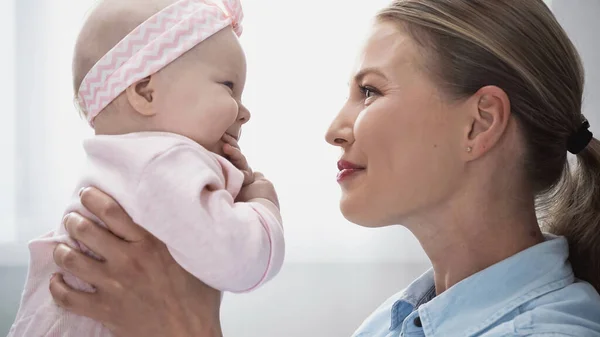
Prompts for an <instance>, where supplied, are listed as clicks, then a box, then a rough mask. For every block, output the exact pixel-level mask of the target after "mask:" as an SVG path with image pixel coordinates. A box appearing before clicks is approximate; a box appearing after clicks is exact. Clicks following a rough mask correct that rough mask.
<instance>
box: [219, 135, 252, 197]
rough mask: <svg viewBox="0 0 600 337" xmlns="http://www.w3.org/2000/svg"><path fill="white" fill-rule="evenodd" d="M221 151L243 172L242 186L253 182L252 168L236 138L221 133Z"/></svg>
mask: <svg viewBox="0 0 600 337" xmlns="http://www.w3.org/2000/svg"><path fill="white" fill-rule="evenodd" d="M223 142H225V145H223V152H224V153H225V156H226V158H227V159H228V160H229V161H230V162H231V163H232V164H233V165H234V166H235V167H237V168H238V169H239V170H240V171H242V173H244V183H243V185H242V186H247V185H249V184H252V183H253V182H254V174H253V173H252V168H250V165H248V161H247V160H246V156H244V154H243V153H242V151H241V150H240V146H239V144H238V142H237V140H236V139H235V138H233V137H231V136H230V135H228V134H224V135H223Z"/></svg>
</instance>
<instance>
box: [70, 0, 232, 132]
mask: <svg viewBox="0 0 600 337" xmlns="http://www.w3.org/2000/svg"><path fill="white" fill-rule="evenodd" d="M220 1H221V0H181V1H178V2H176V3H174V4H172V5H170V6H169V7H167V8H165V9H164V10H162V11H160V12H158V13H157V14H155V15H153V16H152V17H150V18H149V19H148V20H146V21H145V22H143V23H142V24H141V25H139V26H138V27H137V28H135V29H134V30H133V31H132V32H131V33H129V34H128V35H127V36H125V38H123V40H121V41H120V42H119V43H118V44H117V45H116V46H115V47H114V48H112V49H111V50H110V51H109V52H108V53H106V55H104V56H103V57H102V58H101V59H100V60H99V61H98V62H97V63H96V64H95V65H94V67H92V69H91V70H90V71H89V72H88V74H87V75H86V76H85V78H84V79H83V82H82V83H81V86H80V87H79V93H78V95H77V96H78V97H77V99H78V102H79V106H80V107H81V108H82V109H83V110H84V112H85V113H86V115H87V118H88V122H89V123H90V125H91V126H92V127H93V122H94V118H96V116H98V114H99V113H100V111H102V110H103V109H104V108H105V107H106V106H107V105H108V104H109V103H110V102H112V101H113V100H114V99H115V98H117V97H118V96H119V95H120V94H121V93H122V92H123V91H125V89H127V88H128V87H129V86H130V85H132V84H134V83H135V82H137V81H139V80H141V79H143V78H145V77H148V76H150V75H152V74H154V73H156V72H158V71H159V70H161V69H162V68H164V67H165V66H167V65H168V64H169V63H171V62H173V61H174V60H175V59H177V58H178V57H180V56H181V55H183V54H184V53H185V52H187V51H189V50H190V49H192V48H194V47H195V46H196V45H198V44H199V43H200V42H202V41H204V40H205V39H207V38H208V37H210V36H211V35H213V34H215V33H217V32H218V31H220V30H221V29H223V28H225V27H227V26H229V25H232V26H233V29H234V31H235V33H236V34H237V35H238V36H239V35H241V34H242V25H241V22H242V18H243V12H242V7H241V4H240V3H239V0H222V1H223V2H224V3H220Z"/></svg>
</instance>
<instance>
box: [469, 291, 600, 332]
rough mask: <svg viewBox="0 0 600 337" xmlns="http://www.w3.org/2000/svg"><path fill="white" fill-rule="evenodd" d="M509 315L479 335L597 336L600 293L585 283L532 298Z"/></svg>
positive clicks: (599, 315)
mask: <svg viewBox="0 0 600 337" xmlns="http://www.w3.org/2000/svg"><path fill="white" fill-rule="evenodd" d="M511 316H512V317H511V318H510V319H509V320H507V321H505V322H503V323H501V324H498V325H496V326H495V327H493V328H492V329H490V330H489V331H487V332H485V333H483V334H481V336H482V337H492V336H573V337H579V336H581V337H600V295H599V294H598V292H597V291H596V290H595V289H594V288H593V287H592V286H591V285H590V284H589V283H587V282H582V281H578V282H574V283H572V284H570V285H568V286H566V287H563V288H560V289H557V290H555V291H552V292H549V293H546V294H544V295H542V296H540V297H537V298H535V299H532V300H530V301H528V302H526V303H524V304H523V305H521V306H520V307H519V308H517V309H516V312H514V313H513V315H511Z"/></svg>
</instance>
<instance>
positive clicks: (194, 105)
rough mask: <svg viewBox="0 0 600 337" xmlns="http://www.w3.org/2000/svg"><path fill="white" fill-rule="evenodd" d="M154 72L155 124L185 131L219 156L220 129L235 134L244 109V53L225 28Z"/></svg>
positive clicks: (243, 119)
mask: <svg viewBox="0 0 600 337" xmlns="http://www.w3.org/2000/svg"><path fill="white" fill-rule="evenodd" d="M154 77H155V78H154V79H155V80H156V82H155V83H154V84H155V92H154V95H153V100H154V101H153V102H152V104H153V105H154V106H155V109H157V112H158V113H157V114H156V116H154V117H153V118H154V119H155V120H154V122H153V124H154V126H155V128H156V129H159V130H163V131H168V132H173V133H177V134H180V135H183V136H186V137H188V138H191V139H193V140H194V141H196V142H197V143H199V144H200V145H202V146H203V147H205V148H207V149H208V150H210V151H212V152H215V153H218V154H221V155H222V154H223V150H222V149H223V141H222V139H221V138H222V137H223V135H224V134H226V133H227V134H229V135H231V136H233V137H234V138H236V139H239V136H240V133H241V128H242V125H243V124H245V123H246V122H248V120H249V119H250V113H249V111H248V110H247V109H246V108H245V107H244V106H243V105H242V103H241V97H242V92H243V90H244V85H245V82H246V58H245V55H244V52H243V50H242V48H241V46H240V44H239V41H238V39H237V36H236V35H235V33H234V32H233V30H232V29H231V28H226V29H223V30H222V31H220V32H218V33H216V34H215V35H213V36H211V37H210V38H209V39H207V40H205V41H204V42H202V43H200V44H199V45H198V46H196V47H195V48H194V49H192V50H191V51H189V52H188V53H186V54H185V55H183V56H182V57H181V58H180V59H178V60H176V61H175V62H173V63H172V64H171V65H169V66H167V67H166V68H164V69H163V70H162V71H160V72H159V73H157V74H155V75H154Z"/></svg>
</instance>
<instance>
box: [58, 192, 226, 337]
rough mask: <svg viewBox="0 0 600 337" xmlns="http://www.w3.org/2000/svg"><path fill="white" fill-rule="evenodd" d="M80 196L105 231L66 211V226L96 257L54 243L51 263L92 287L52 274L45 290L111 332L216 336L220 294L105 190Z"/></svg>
mask: <svg viewBox="0 0 600 337" xmlns="http://www.w3.org/2000/svg"><path fill="white" fill-rule="evenodd" d="M81 201H82V203H83V205H84V206H85V207H86V208H87V209H88V210H89V211H90V212H92V213H93V214H94V215H96V216H97V217H98V218H99V219H100V220H102V222H104V223H105V224H106V225H107V227H108V230H106V229H104V228H102V227H100V226H97V225H96V224H94V223H92V222H91V221H90V220H88V219H86V218H84V217H82V216H81V215H78V214H72V215H70V216H68V217H67V218H66V219H65V227H66V229H67V231H68V232H69V234H70V235H71V236H72V237H73V238H74V239H76V240H78V241H80V242H81V243H83V244H84V245H85V246H87V247H88V248H90V249H91V250H92V251H93V252H94V253H96V254H97V255H98V256H100V257H101V258H102V259H103V261H97V260H95V259H93V258H90V257H88V256H86V255H84V254H82V253H80V252H78V251H77V250H75V249H72V248H70V247H68V246H66V245H59V246H57V247H56V249H55V251H54V260H55V261H56V263H57V264H58V265H59V266H60V267H62V268H64V269H65V270H67V271H69V272H71V273H73V274H74V275H75V276H77V277H79V278H81V279H82V280H84V281H86V282H88V283H90V284H92V285H93V286H94V287H95V288H96V290H97V291H96V292H95V293H93V294H90V293H83V292H79V291H76V290H73V289H71V288H70V287H69V286H68V285H66V284H65V282H64V281H63V279H62V276H60V275H56V276H54V277H52V279H51V281H50V291H51V293H52V296H53V297H54V299H55V301H56V302H57V303H58V304H59V305H60V306H62V307H63V308H65V309H67V310H69V311H71V312H74V313H76V314H80V315H83V316H87V317H90V318H92V319H94V320H97V321H99V322H101V323H103V324H104V325H105V326H107V327H108V328H109V329H110V330H111V331H112V332H113V333H114V334H115V335H117V336H147V337H153V336H157V337H158V336H160V337H163V336H181V337H186V336H189V337H220V336H222V332H221V326H220V317H219V316H220V315H219V311H220V304H221V294H220V292H218V291H217V290H214V289H212V288H210V287H208V286H206V285H205V284H204V283H202V282H201V281H199V280H198V279H197V278H195V277H194V276H192V275H191V274H190V273H188V272H186V271H185V270H184V269H183V268H181V267H180V266H179V265H178V264H177V262H175V260H174V259H173V257H172V256H171V255H170V254H169V251H168V250H167V247H166V246H165V245H164V244H163V243H162V242H161V241H159V240H158V239H156V238H155V237H154V236H152V235H151V234H150V233H148V232H146V231H145V230H144V229H142V228H141V227H139V226H138V225H136V224H135V223H134V222H133V221H132V220H131V218H130V217H129V216H128V215H127V214H126V213H125V211H124V210H123V209H122V208H121V206H119V204H118V203H117V202H116V201H115V200H114V199H112V198H111V197H109V196H108V195H106V194H104V193H102V192H101V191H99V190H97V189H94V188H88V189H86V190H84V191H83V193H82V195H81Z"/></svg>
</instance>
